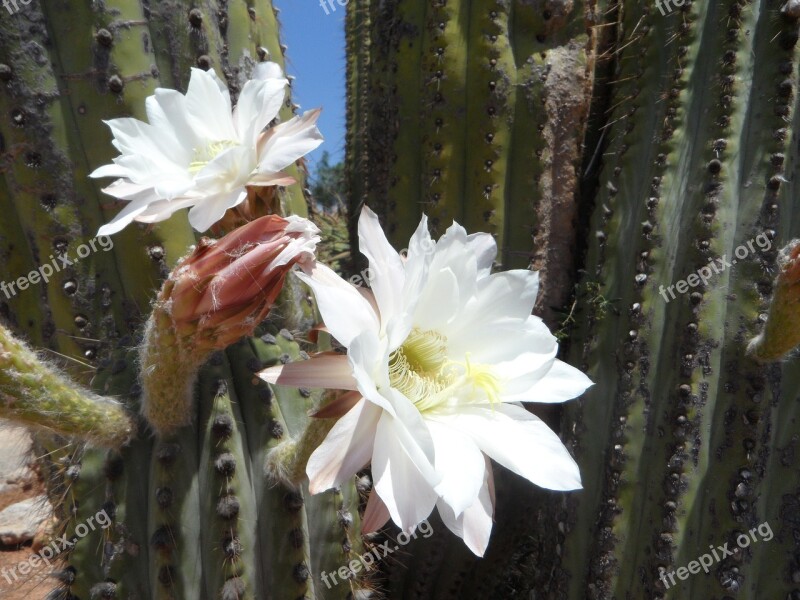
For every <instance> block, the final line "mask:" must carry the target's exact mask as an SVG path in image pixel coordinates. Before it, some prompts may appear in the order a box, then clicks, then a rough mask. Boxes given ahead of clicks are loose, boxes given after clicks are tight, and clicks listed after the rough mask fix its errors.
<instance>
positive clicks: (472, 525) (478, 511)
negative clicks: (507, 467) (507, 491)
mask: <svg viewBox="0 0 800 600" xmlns="http://www.w3.org/2000/svg"><path fill="white" fill-rule="evenodd" d="M493 485H494V484H493V480H492V472H491V464H490V463H489V461H487V470H486V479H485V480H484V483H483V485H482V486H481V490H480V493H479V494H478V497H477V498H476V499H475V502H474V503H473V504H472V505H471V506H470V507H469V508H467V509H466V510H465V511H464V513H463V514H462V515H460V516H459V517H456V516H455V514H454V513H453V510H452V508H450V507H449V506H448V505H447V503H445V502H444V501H443V500H439V501H438V502H437V503H436V508H437V509H438V510H439V516H440V517H441V518H442V522H443V523H444V524H445V526H446V527H447V528H448V529H449V530H450V531H452V532H453V533H454V534H455V535H457V536H458V537H460V538H462V539H463V540H464V543H465V544H466V545H467V547H468V548H469V549H470V550H472V552H473V553H474V554H475V555H477V556H483V555H484V553H485V552H486V548H487V546H488V545H489V538H490V537H491V534H492V524H493V516H494V500H493V498H492V491H491V490H492V487H493Z"/></svg>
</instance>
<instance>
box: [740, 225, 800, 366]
mask: <svg viewBox="0 0 800 600" xmlns="http://www.w3.org/2000/svg"><path fill="white" fill-rule="evenodd" d="M798 257H800V240H792V241H791V242H789V244H787V245H786V247H784V248H783V250H781V252H780V254H779V255H778V268H779V271H778V276H777V277H776V278H775V291H774V294H773V296H772V303H771V304H770V307H769V313H768V314H767V322H766V323H765V324H764V329H763V330H762V331H761V333H760V334H758V335H757V336H756V337H755V338H753V339H752V340H751V341H750V343H749V344H748V346H747V353H748V354H749V355H750V356H752V357H753V358H754V359H756V360H757V361H759V362H774V361H777V360H780V359H781V358H782V357H784V356H785V355H786V354H787V353H788V352H790V351H791V350H792V349H793V348H795V347H797V346H798V345H800V259H798Z"/></svg>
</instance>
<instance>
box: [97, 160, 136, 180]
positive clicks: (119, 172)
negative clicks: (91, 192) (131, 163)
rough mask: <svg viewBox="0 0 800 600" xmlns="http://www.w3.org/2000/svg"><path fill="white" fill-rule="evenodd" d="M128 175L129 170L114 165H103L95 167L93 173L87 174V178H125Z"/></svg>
mask: <svg viewBox="0 0 800 600" xmlns="http://www.w3.org/2000/svg"><path fill="white" fill-rule="evenodd" d="M128 175H130V170H129V169H127V168H126V167H121V166H119V165H118V164H116V163H113V164H110V165H103V166H102V167H97V168H96V169H95V170H94V171H92V172H91V173H90V174H89V177H94V178H99V177H127V176H128Z"/></svg>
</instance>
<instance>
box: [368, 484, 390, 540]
mask: <svg viewBox="0 0 800 600" xmlns="http://www.w3.org/2000/svg"><path fill="white" fill-rule="evenodd" d="M390 518H391V515H390V514H389V509H388V508H386V504H384V502H383V500H381V497H380V496H378V492H376V491H375V490H372V491H371V492H370V493H369V499H368V500H367V507H366V508H365V509H364V517H363V518H362V520H361V533H362V535H366V534H368V533H374V532H375V531H378V530H379V529H380V528H381V527H383V526H384V525H386V522H387V521H388V520H389V519H390Z"/></svg>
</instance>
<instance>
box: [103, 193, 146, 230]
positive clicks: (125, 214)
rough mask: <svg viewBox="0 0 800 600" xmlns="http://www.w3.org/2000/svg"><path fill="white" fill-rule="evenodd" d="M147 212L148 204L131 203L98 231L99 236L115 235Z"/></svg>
mask: <svg viewBox="0 0 800 600" xmlns="http://www.w3.org/2000/svg"><path fill="white" fill-rule="evenodd" d="M145 210H147V202H142V201H140V202H130V203H129V204H128V205H127V206H126V207H125V208H123V209H122V210H121V211H120V212H119V213H117V215H116V216H115V217H114V218H113V219H111V221H109V222H108V223H106V224H105V225H103V226H102V227H100V229H99V230H98V231H97V236H98V237H99V236H101V235H113V234H115V233H118V232H120V231H122V230H123V229H125V227H127V226H128V225H130V224H131V223H132V222H133V221H134V220H135V219H136V217H137V216H139V215H140V214H141V213H143V212H144V211H145Z"/></svg>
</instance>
